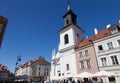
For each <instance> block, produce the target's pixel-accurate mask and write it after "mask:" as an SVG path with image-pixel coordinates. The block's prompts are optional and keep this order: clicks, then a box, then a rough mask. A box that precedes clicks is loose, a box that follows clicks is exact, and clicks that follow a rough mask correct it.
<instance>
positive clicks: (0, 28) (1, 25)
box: [0, 24, 3, 34]
mask: <svg viewBox="0 0 120 83" xmlns="http://www.w3.org/2000/svg"><path fill="white" fill-rule="evenodd" d="M2 29H3V24H0V34H1V31H2Z"/></svg>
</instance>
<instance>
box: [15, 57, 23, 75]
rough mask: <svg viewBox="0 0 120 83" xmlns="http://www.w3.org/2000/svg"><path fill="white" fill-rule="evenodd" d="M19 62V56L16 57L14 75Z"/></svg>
mask: <svg viewBox="0 0 120 83" xmlns="http://www.w3.org/2000/svg"><path fill="white" fill-rule="evenodd" d="M20 61H21V56H17V60H16V64H15V72H14V74H15V73H16V69H17V66H18V63H19V62H20Z"/></svg>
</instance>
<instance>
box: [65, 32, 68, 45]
mask: <svg viewBox="0 0 120 83" xmlns="http://www.w3.org/2000/svg"><path fill="white" fill-rule="evenodd" d="M64 40H65V44H67V43H69V38H68V34H66V35H65V36H64Z"/></svg>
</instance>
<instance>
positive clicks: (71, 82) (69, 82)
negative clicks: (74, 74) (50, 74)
mask: <svg viewBox="0 0 120 83" xmlns="http://www.w3.org/2000/svg"><path fill="white" fill-rule="evenodd" d="M49 83H103V80H102V79H100V80H97V79H96V78H93V79H88V78H84V79H83V80H79V79H72V78H70V79H64V80H53V81H50V82H49Z"/></svg>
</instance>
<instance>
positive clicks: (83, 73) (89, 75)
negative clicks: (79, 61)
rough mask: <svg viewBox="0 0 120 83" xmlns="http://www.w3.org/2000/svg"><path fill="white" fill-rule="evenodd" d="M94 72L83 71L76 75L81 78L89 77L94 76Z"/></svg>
mask: <svg viewBox="0 0 120 83" xmlns="http://www.w3.org/2000/svg"><path fill="white" fill-rule="evenodd" d="M92 75H93V74H92V73H89V72H82V73H80V74H78V75H76V76H75V77H80V78H88V77H92Z"/></svg>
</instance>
